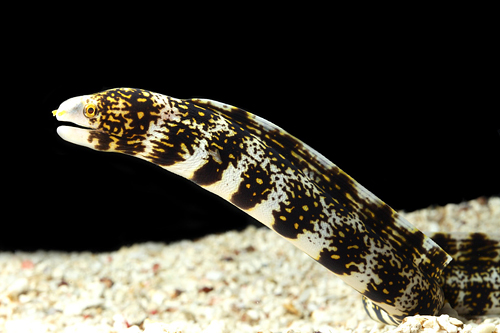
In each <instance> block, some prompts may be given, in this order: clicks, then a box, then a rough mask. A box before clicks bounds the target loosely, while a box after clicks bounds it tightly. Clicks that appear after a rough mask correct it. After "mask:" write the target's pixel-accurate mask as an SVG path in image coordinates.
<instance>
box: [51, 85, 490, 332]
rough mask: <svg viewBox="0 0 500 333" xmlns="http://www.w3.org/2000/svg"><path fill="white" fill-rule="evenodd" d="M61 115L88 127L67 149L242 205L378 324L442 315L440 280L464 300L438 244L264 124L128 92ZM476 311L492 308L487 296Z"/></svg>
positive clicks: (85, 100)
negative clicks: (131, 160)
mask: <svg viewBox="0 0 500 333" xmlns="http://www.w3.org/2000/svg"><path fill="white" fill-rule="evenodd" d="M54 115H56V116H57V118H58V120H62V121H69V122H73V123H75V124H77V125H80V126H82V127H85V128H75V127H68V126H61V127H59V128H58V133H59V135H60V136H61V137H62V138H63V139H65V140H67V141H69V142H73V143H75V144H79V145H82V146H86V147H89V148H92V149H96V150H99V151H106V152H120V153H124V154H128V155H132V156H136V157H139V158H142V159H145V160H148V161H150V162H152V163H154V164H156V165H158V166H160V167H163V168H164V169H166V170H168V171H171V172H173V173H176V174H178V175H181V176H183V177H185V178H187V179H189V180H191V181H193V182H195V183H196V184H198V185H200V186H201V187H203V188H205V189H207V190H208V191H211V192H213V193H215V194H217V195H219V196H220V197H222V198H224V199H226V200H227V201H229V202H231V203H233V204H234V205H235V206H237V207H238V208H240V209H241V210H243V211H245V212H247V213H248V214H249V215H251V216H253V217H254V218H256V219H257V220H259V221H260V222H262V223H263V224H265V225H266V226H268V227H269V228H271V229H272V230H274V231H275V232H277V233H278V234H279V235H281V236H282V237H284V238H285V239H287V240H289V241H290V242H291V243H293V244H294V245H295V246H297V247H299V248H300V249H302V250H303V251H304V252H305V253H307V254H308V255H309V256H311V257H312V258H313V259H314V260H316V261H318V262H319V263H320V264H322V265H323V266H325V267H326V268H327V269H329V270H330V271H332V272H333V273H334V274H336V275H337V276H339V277H340V278H341V279H343V280H344V281H345V282H346V283H348V284H349V285H351V286H352V287H353V288H355V289H356V290H357V291H359V292H360V293H361V294H362V295H363V296H364V297H366V299H367V303H366V304H367V311H368V308H369V309H371V310H369V311H368V313H369V314H370V315H371V316H372V318H374V319H379V320H382V321H383V322H387V323H390V324H396V323H398V322H400V321H401V320H402V319H403V318H404V317H405V316H408V315H414V314H437V313H438V311H439V310H440V309H441V308H442V306H443V304H444V301H445V296H444V294H443V290H444V291H445V292H446V291H447V287H446V286H445V287H444V288H441V281H442V279H444V280H445V281H446V284H447V283H448V281H451V282H450V283H451V287H450V288H451V289H452V290H456V289H454V288H455V286H456V285H457V283H455V282H453V281H454V280H453V279H451V280H450V279H449V278H448V277H447V275H446V273H445V275H443V270H445V267H446V265H447V264H448V263H449V262H450V260H451V257H450V256H449V255H448V254H447V253H446V252H445V251H444V250H443V249H441V247H440V246H438V245H437V244H436V243H435V242H434V241H432V240H431V239H430V238H429V237H427V236H425V235H424V234H423V233H422V232H420V231H419V230H418V229H416V228H415V227H414V226H412V225H411V224H410V223H409V222H407V221H406V220H405V219H403V218H402V217H401V216H400V215H399V214H398V213H397V212H395V211H394V210H393V209H392V208H390V207H389V206H388V205H386V204H385V203H384V202H382V201H381V200H380V199H378V198H377V197H376V196H375V195H373V194H372V193H371V192H370V191H368V190H367V189H365V188H364V187H363V186H361V185H360V184H358V183H357V182H356V181H355V180H354V179H352V178H351V177H350V176H349V175H347V174H346V173H344V172H343V171H342V170H340V169H339V168H338V167H337V166H336V165H335V164H333V163H332V162H330V161H329V160H328V159H326V158H325V157H324V156H322V155H321V154H320V153H318V152H317V151H315V150H314V149H312V148H311V147H309V146H308V145H306V144H305V143H303V142H301V141H300V140H298V139H297V138H295V137H293V136H292V135H290V134H288V133H287V132H286V131H284V130H283V129H281V128H279V127H278V126H276V125H274V124H272V123H270V122H268V121H266V120H265V119H262V118H260V117H258V116H256V115H253V114H251V113H248V112H246V111H244V110H241V109H239V108H236V107H233V106H228V105H224V104H221V103H219V102H215V101H210V100H202V99H191V100H181V99H176V98H172V97H168V96H164V95H161V94H157V93H153V92H149V91H145V90H140V89H129V88H119V89H112V90H107V91H104V92H101V93H97V94H93V95H87V96H82V97H75V98H72V99H69V100H68V101H66V102H64V103H62V104H61V106H60V107H59V109H58V110H56V111H54ZM444 272H446V271H444ZM465 274H467V273H465ZM497 286H498V284H497ZM453 292H454V291H453ZM447 297H448V296H447ZM487 297H489V296H487ZM496 302H497V303H498V299H497V300H496ZM474 304H476V305H474ZM474 304H472V305H470V306H471V307H472V308H481V310H482V309H484V308H485V307H486V305H485V304H486V303H485V301H484V300H483V299H482V298H481V300H477V301H476V303H474ZM494 306H496V307H497V308H498V304H496V305H494ZM469 313H470V312H469Z"/></svg>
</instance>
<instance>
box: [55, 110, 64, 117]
mask: <svg viewBox="0 0 500 333" xmlns="http://www.w3.org/2000/svg"><path fill="white" fill-rule="evenodd" d="M55 111H57V110H55ZM52 113H54V111H52ZM65 113H66V111H64V110H62V111H59V112H57V115H58V116H62V115H63V114H65Z"/></svg>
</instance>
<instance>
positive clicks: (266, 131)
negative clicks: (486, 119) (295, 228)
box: [189, 99, 452, 278]
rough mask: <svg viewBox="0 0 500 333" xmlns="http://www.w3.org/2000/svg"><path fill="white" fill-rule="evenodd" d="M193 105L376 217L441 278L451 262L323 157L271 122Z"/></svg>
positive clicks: (216, 105) (226, 108)
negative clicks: (237, 127)
mask: <svg viewBox="0 0 500 333" xmlns="http://www.w3.org/2000/svg"><path fill="white" fill-rule="evenodd" d="M189 101H190V102H192V103H194V104H196V105H199V106H201V107H205V108H208V109H210V110H212V111H214V112H217V113H218V114H220V115H221V116H223V117H225V118H227V119H229V120H231V121H234V122H236V123H238V124H239V125H241V126H243V127H244V128H245V129H246V130H248V131H249V132H250V133H252V134H253V135H255V136H257V137H258V138H259V139H260V140H262V141H263V142H265V143H266V144H267V145H268V146H270V147H273V148H274V149H275V150H276V151H277V152H279V153H280V154H282V155H283V156H284V157H285V158H286V159H287V160H289V161H290V162H292V163H293V164H294V165H295V166H297V167H298V168H299V169H301V170H302V172H303V173H304V174H305V175H306V176H307V177H309V179H311V180H313V181H314V182H315V183H316V184H317V185H318V186H319V187H321V188H322V189H323V190H324V191H325V192H327V193H330V195H331V196H332V197H333V198H336V199H337V200H344V201H345V204H346V205H351V206H352V205H354V206H356V209H360V206H361V209H364V210H365V211H366V215H367V216H376V219H377V220H379V221H381V222H382V223H380V224H378V225H377V226H376V227H374V228H379V229H380V234H383V235H384V237H387V238H389V239H391V240H393V241H394V242H396V243H398V244H400V246H401V247H402V248H404V249H406V250H407V251H410V252H411V253H414V261H415V262H416V264H417V266H418V267H421V270H422V271H423V272H424V273H426V274H428V275H429V277H430V278H439V277H440V276H441V275H442V271H443V269H444V267H446V265H447V264H448V263H449V262H450V261H451V260H452V258H451V257H450V256H449V255H448V254H447V253H446V252H445V251H444V250H443V249H441V247H439V245H437V244H436V243H435V242H434V241H433V240H432V239H430V238H429V237H427V236H425V235H424V234H423V233H422V232H421V231H420V230H418V229H417V228H416V227H415V226H413V225H412V224H411V223H410V222H408V221H407V220H406V219H405V218H404V217H402V216H401V215H400V214H398V213H397V212H396V211H394V210H393V209H392V208H391V207H390V206H389V205H387V204H386V203H384V202H383V201H382V200H380V199H379V198H378V197H377V196H375V195H374V194H373V193H372V192H370V191H369V190H367V189H366V188H365V187H363V186H362V185H361V184H359V183H358V182H356V181H355V180H354V179H353V178H351V177H350V176H349V175H348V174H346V173H345V172H343V171H342V170H341V169H340V168H339V167H337V166H336V165H335V164H334V163H333V162H331V161H330V160H328V159H327V158H326V157H325V156H323V155H322V154H321V153H319V152H318V151H316V150H315V149H313V148H312V147H310V146H309V145H307V144H306V143H304V142H302V141H301V140H299V139H297V138H296V137H294V136H293V135H291V134H289V133H288V132H287V131H285V130H284V129H282V128H281V127H279V126H276V125H275V124H273V123H271V122H270V121H268V120H266V119H264V118H261V117H259V116H257V115H254V114H252V113H250V112H247V111H245V110H243V109H240V108H237V107H234V106H230V105H227V104H224V103H220V102H217V101H213V100H208V99H191V100H189Z"/></svg>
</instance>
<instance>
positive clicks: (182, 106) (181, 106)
mask: <svg viewBox="0 0 500 333" xmlns="http://www.w3.org/2000/svg"><path fill="white" fill-rule="evenodd" d="M177 106H178V107H180V108H183V109H185V110H187V109H188V107H187V106H186V105H183V104H179V105H177Z"/></svg>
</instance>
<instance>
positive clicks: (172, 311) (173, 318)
mask: <svg viewBox="0 0 500 333" xmlns="http://www.w3.org/2000/svg"><path fill="white" fill-rule="evenodd" d="M406 215H407V218H408V219H409V220H410V221H412V222H413V223H414V224H415V225H416V226H417V227H418V228H420V229H421V230H430V231H441V230H446V231H450V230H453V231H482V232H492V231H495V232H498V229H499V225H500V198H490V199H485V198H479V199H477V200H474V201H470V202H466V203H462V204H459V205H453V204H449V205H447V206H445V207H438V208H433V209H425V210H420V211H416V212H412V213H408V214H406ZM460 320H461V321H458V320H456V319H454V318H451V317H448V316H446V315H444V316H442V317H418V316H417V317H410V318H408V319H407V320H406V322H405V323H403V324H401V325H400V326H399V327H398V328H396V327H391V326H384V325H382V324H377V323H375V322H374V321H372V320H371V319H369V318H368V317H367V315H366V314H365V312H364V309H363V307H362V304H361V298H360V295H359V294H357V293H356V292H355V291H354V290H353V289H351V288H350V287H349V286H347V285H345V284H344V283H343V282H341V281H340V279H338V278H336V277H335V276H334V275H333V274H331V273H330V272H329V271H327V270H326V269H325V268H323V267H322V266H320V265H318V264H316V263H315V262H314V261H313V260H311V259H310V258H309V257H308V256H307V255H305V254H304V253H302V252H301V251H300V250H298V249H296V248H295V247H293V246H292V245H291V244H290V243H288V242H287V241H285V240H283V239H281V238H280V237H279V236H277V235H276V234H274V233H273V232H271V231H270V230H268V229H267V228H260V229H256V228H254V227H249V228H247V229H246V230H244V231H243V232H227V233H224V234H220V235H211V236H207V237H204V238H202V239H200V240H197V241H194V242H192V241H181V242H177V243H173V244H169V245H165V244H159V243H146V244H137V245H134V246H132V247H128V248H122V249H120V250H119V251H116V252H110V253H100V254H92V253H87V252H84V253H62V252H46V251H38V252H35V253H26V252H16V253H0V332H8V333H14V332H22V333H27V332H91V333H92V332H106V333H107V332H115V333H125V332H126V333H135V332H145V333H155V332H162V333H165V332H213V333H215V332H373V333H375V332H389V331H392V332H398V333H403V332H405V333H417V332H464V333H465V332H477V333H493V332H496V333H500V318H498V317H496V318H476V319H475V320H472V321H465V320H464V319H460ZM462 323H463V324H462Z"/></svg>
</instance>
